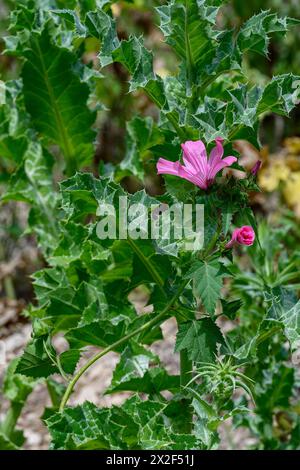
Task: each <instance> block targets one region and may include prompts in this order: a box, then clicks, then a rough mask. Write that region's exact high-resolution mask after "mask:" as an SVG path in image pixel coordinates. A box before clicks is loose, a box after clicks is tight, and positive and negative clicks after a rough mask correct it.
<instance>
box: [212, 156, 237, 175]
mask: <svg viewBox="0 0 300 470" xmlns="http://www.w3.org/2000/svg"><path fill="white" fill-rule="evenodd" d="M236 161H237V158H236V157H233V156H230V157H225V158H223V160H221V161H219V162H218V163H216V164H215V165H213V166H211V167H210V170H209V172H208V179H209V180H212V179H214V177H215V176H216V174H217V173H219V171H221V170H223V168H225V167H227V166H231V165H232V164H233V163H234V162H236Z"/></svg>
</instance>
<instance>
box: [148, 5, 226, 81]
mask: <svg viewBox="0 0 300 470" xmlns="http://www.w3.org/2000/svg"><path fill="white" fill-rule="evenodd" d="M220 3H221V2H220V1H215V2H207V1H200V2H199V1H196V0H187V1H185V2H181V1H178V0H171V1H170V2H168V4H167V5H163V6H161V7H158V8H157V11H158V13H159V15H160V20H161V22H160V28H161V30H162V32H163V34H164V36H165V38H166V41H167V43H168V44H170V46H172V48H173V49H174V50H175V52H176V53H177V55H178V56H179V57H180V59H181V60H182V61H183V63H184V66H185V70H186V79H187V81H188V82H189V84H188V86H190V87H191V84H192V83H196V82H197V81H198V80H199V74H200V73H201V70H203V69H205V67H206V65H207V64H208V63H210V61H211V60H212V57H213V56H214V51H215V42H214V41H213V40H212V38H213V36H214V34H213V30H212V25H213V24H214V22H215V18H216V15H217V12H218V5H219V4H220Z"/></svg>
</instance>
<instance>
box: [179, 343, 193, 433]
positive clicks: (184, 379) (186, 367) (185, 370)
mask: <svg viewBox="0 0 300 470" xmlns="http://www.w3.org/2000/svg"><path fill="white" fill-rule="evenodd" d="M192 378H193V361H191V360H190V359H189V357H188V351H187V349H184V350H183V351H180V387H181V389H184V387H185V386H186V385H187V384H188V383H189V382H190V381H191V380H192ZM182 406H183V407H184V408H185V409H186V413H185V416H184V421H183V423H182V429H183V431H184V433H186V434H190V433H191V431H192V427H193V409H192V406H191V400H188V399H186V398H183V399H182Z"/></svg>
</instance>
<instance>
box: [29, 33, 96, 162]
mask: <svg viewBox="0 0 300 470" xmlns="http://www.w3.org/2000/svg"><path fill="white" fill-rule="evenodd" d="M24 56H25V58H26V61H25V64H24V67H23V70H22V78H23V84H24V88H23V93H24V99H25V105H26V109H27V111H28V112H29V114H30V115H31V117H32V120H33V123H34V125H35V127H36V129H37V130H38V131H39V132H40V133H41V134H42V137H44V138H45V139H46V141H47V142H49V143H51V144H57V145H59V147H60V148H61V151H62V153H63V155H64V157H65V159H66V162H67V167H68V171H71V170H73V171H74V169H76V168H79V167H80V166H82V165H86V164H88V163H90V162H91V159H92V156H93V153H94V148H93V140H94V138H95V134H94V132H93V131H92V130H91V125H92V124H93V122H94V120H95V114H94V113H92V112H90V111H89V109H88V108H87V104H86V103H87V99H88V96H89V88H88V86H87V84H85V83H81V82H80V80H79V78H78V76H77V75H76V74H75V73H74V71H73V70H72V68H73V67H74V64H75V63H76V58H75V57H74V56H73V54H72V53H71V52H70V51H68V50H67V49H65V48H63V47H58V46H57V45H55V44H54V43H53V42H52V40H51V38H50V35H49V32H48V28H47V26H46V27H45V28H44V30H43V31H42V32H41V33H38V32H32V33H31V35H30V41H29V45H28V47H26V48H25V51H24Z"/></svg>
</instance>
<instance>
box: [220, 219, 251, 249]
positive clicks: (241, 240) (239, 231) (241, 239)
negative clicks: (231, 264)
mask: <svg viewBox="0 0 300 470" xmlns="http://www.w3.org/2000/svg"><path fill="white" fill-rule="evenodd" d="M254 240H255V232H254V230H253V228H252V227H250V226H249V225H244V226H243V227H241V228H236V229H234V231H233V234H232V237H231V240H230V242H228V243H227V245H226V246H225V248H231V247H232V246H233V245H234V244H236V243H238V244H239V245H248V246H250V245H253V243H254Z"/></svg>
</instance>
